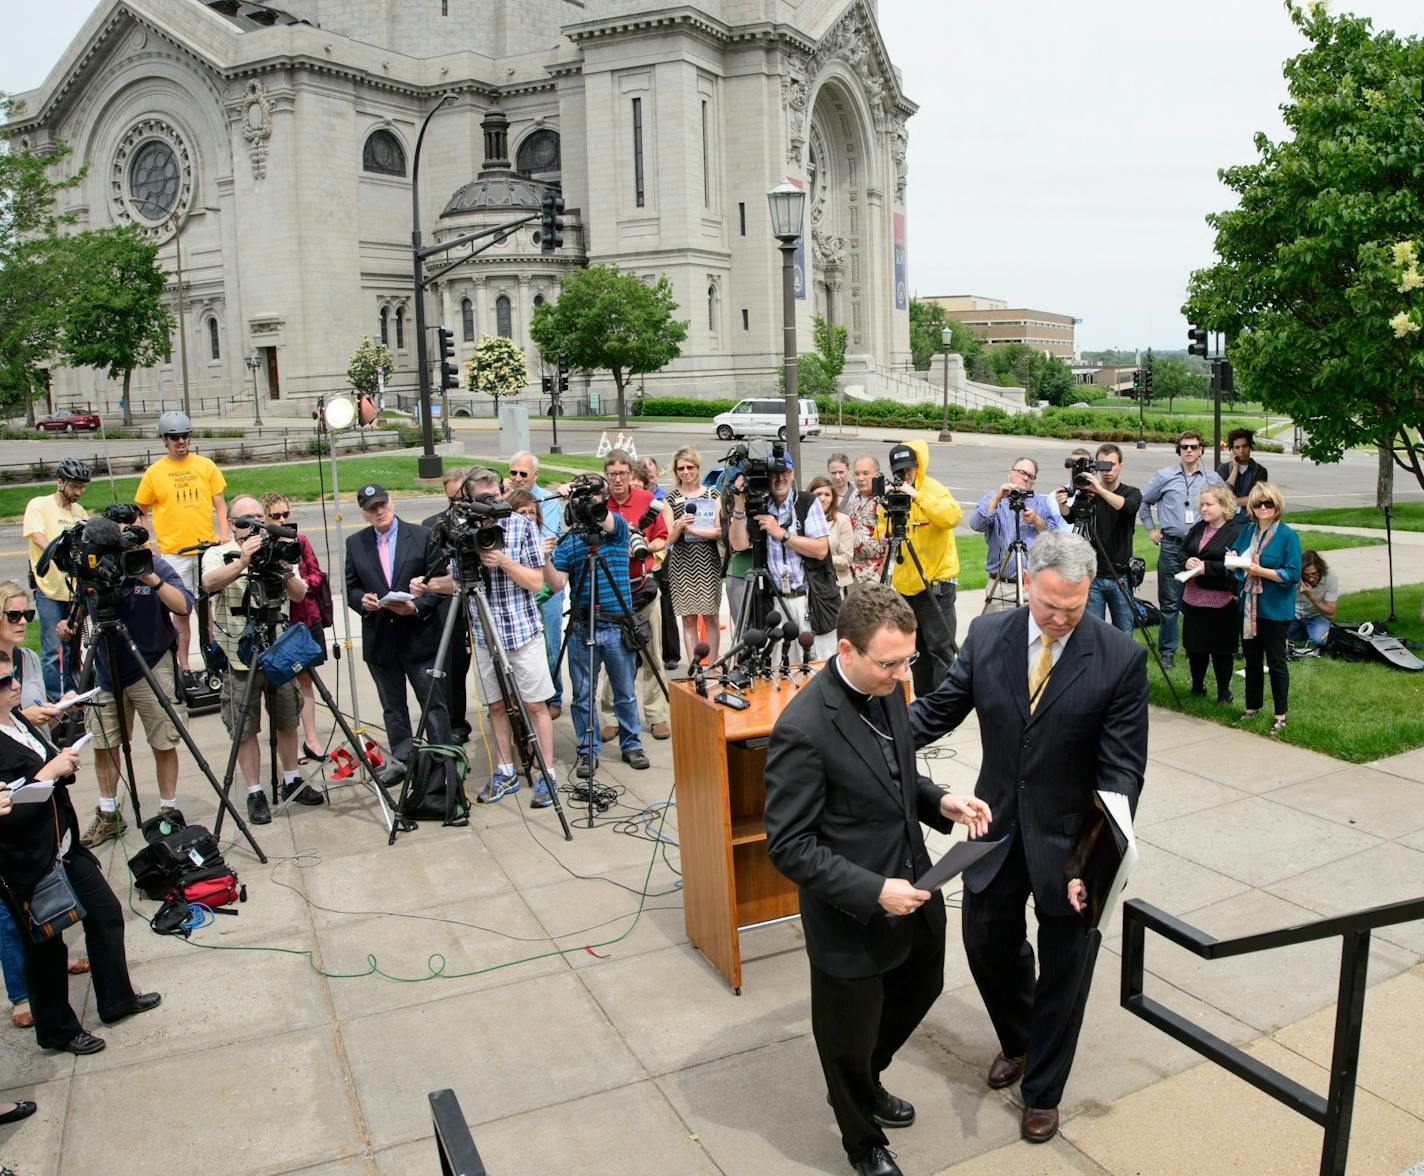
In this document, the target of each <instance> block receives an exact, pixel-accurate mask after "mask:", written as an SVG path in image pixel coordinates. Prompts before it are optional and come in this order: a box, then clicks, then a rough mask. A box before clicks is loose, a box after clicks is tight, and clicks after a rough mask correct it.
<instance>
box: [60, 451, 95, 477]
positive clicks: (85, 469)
mask: <svg viewBox="0 0 1424 1176" xmlns="http://www.w3.org/2000/svg"><path fill="white" fill-rule="evenodd" d="M54 472H55V476H56V477H57V478H59V480H60V481H61V482H89V481H92V480H93V477H94V475H93V474H91V473H90V472H89V465H88V463H87V462H82V461H80V460H79V459H78V458H77V457H66V458H64V459H63V460H62V461H61V462H60V463H59V464H58V465H57V466H55V467H54Z"/></svg>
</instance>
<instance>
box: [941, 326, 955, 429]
mask: <svg viewBox="0 0 1424 1176" xmlns="http://www.w3.org/2000/svg"><path fill="white" fill-rule="evenodd" d="M953 341H954V332H953V331H951V330H950V329H949V328H948V327H944V328H942V329H941V330H940V333H939V342H940V346H941V347H943V348H944V419H943V420H942V421H941V422H940V426H939V439H940V440H941V441H953V440H954V437H953V436H951V434H950V432H949V345H950V343H952V342H953Z"/></svg>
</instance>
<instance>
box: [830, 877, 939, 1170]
mask: <svg viewBox="0 0 1424 1176" xmlns="http://www.w3.org/2000/svg"><path fill="white" fill-rule="evenodd" d="M930 901H931V902H939V901H940V900H939V898H938V897H935V898H932V899H931V900H930ZM909 917H910V918H911V919H912V920H913V921H914V927H915V936H914V943H913V946H912V947H911V948H910V954H909V956H908V957H907V958H906V959H905V962H904V963H903V964H901V965H900V966H899V967H897V968H892V969H891V970H890V971H888V972H882V973H881V974H879V975H877V976H866V977H863V978H859V979H855V980H846V979H844V978H842V977H839V976H832V975H831V974H830V973H828V972H823V971H821V969H820V968H818V967H816V965H815V964H812V965H811V1032H812V1034H813V1035H814V1036H815V1038H816V1052H817V1053H818V1054H819V1055H820V1058H821V1071H822V1073H824V1074H825V1076H826V1091H827V1093H828V1094H829V1095H830V1099H831V1108H832V1110H834V1111H835V1114H836V1125H837V1126H838V1127H839V1128H840V1131H841V1143H842V1144H843V1145H844V1147H845V1150H846V1155H847V1156H849V1157H850V1162H851V1163H852V1164H854V1163H855V1162H856V1161H858V1160H859V1159H861V1158H862V1157H863V1156H864V1155H865V1153H866V1152H868V1151H869V1150H870V1149H871V1148H872V1147H875V1146H876V1145H877V1144H878V1145H880V1146H881V1147H884V1146H885V1144H886V1139H885V1132H884V1131H882V1130H881V1129H880V1125H879V1124H878V1123H876V1121H875V1118H874V1107H875V1084H876V1082H878V1081H879V1080H880V1075H881V1073H882V1072H883V1071H884V1070H885V1069H886V1068H887V1067H888V1066H889V1065H890V1062H891V1060H892V1059H893V1058H894V1057H895V1051H896V1050H898V1049H899V1048H900V1047H901V1046H902V1045H904V1044H905V1041H906V1040H907V1039H908V1038H909V1036H910V1034H911V1033H913V1032H914V1031H915V1027H916V1026H917V1025H918V1024H919V1023H920V1022H921V1021H922V1020H923V1019H924V1016H925V1014H926V1013H927V1012H929V1010H930V1006H931V1005H932V1004H934V1002H935V999H936V998H937V997H938V996H939V994H940V992H941V991H942V990H943V988H944V936H943V935H938V934H936V933H935V932H934V931H933V930H931V928H930V925H929V921H928V920H927V919H926V918H925V917H924V915H923V914H918V913H917V914H914V915H911V916H909Z"/></svg>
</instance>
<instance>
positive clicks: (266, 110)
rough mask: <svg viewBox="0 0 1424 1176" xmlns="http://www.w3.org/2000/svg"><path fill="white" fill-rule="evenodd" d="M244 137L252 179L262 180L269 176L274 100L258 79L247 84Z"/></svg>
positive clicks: (243, 110)
mask: <svg viewBox="0 0 1424 1176" xmlns="http://www.w3.org/2000/svg"><path fill="white" fill-rule="evenodd" d="M242 137H243V139H244V140H246V142H247V158H248V160H249V161H251V163H252V178H253V179H254V180H260V179H262V178H263V177H264V176H265V175H266V174H267V141H268V140H269V139H270V138H271V137H272V99H271V98H270V97H269V96H268V94H267V87H266V86H264V85H263V84H262V83H261V82H260V81H258V80H257V79H256V78H254V79H253V80H252V81H250V82H248V83H247V91H246V93H245V94H244V95H243V99H242Z"/></svg>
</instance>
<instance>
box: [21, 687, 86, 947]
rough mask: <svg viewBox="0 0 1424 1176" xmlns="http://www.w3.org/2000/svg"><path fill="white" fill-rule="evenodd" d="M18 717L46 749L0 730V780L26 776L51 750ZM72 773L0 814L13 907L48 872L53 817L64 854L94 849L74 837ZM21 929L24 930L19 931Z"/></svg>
mask: <svg viewBox="0 0 1424 1176" xmlns="http://www.w3.org/2000/svg"><path fill="white" fill-rule="evenodd" d="M16 717H17V719H18V721H19V723H20V725H21V726H23V727H24V728H25V729H26V730H28V731H29V732H30V734H31V735H34V736H35V737H36V738H37V739H39V741H40V742H41V743H42V744H44V746H45V754H44V755H43V756H41V755H39V754H38V753H37V752H34V751H31V750H30V749H29V748H28V747H24V746H22V745H21V744H19V743H16V742H15V740H13V739H11V738H10V737H9V736H8V735H4V734H0V780H5V781H9V780H14V779H17V778H18V777H20V776H25V777H27V778H28V779H30V780H33V779H34V778H35V773H36V772H38V771H39V770H40V769H41V768H42V767H44V765H45V764H46V763H48V762H49V761H50V759H52V758H53V756H54V745H53V744H52V743H50V741H49V736H48V735H47V734H46V733H45V732H44V731H42V730H40V729H39V728H38V727H36V726H35V725H33V724H32V723H30V722H28V721H27V720H26V719H25V718H24V717H23V716H20V715H18V713H17V716H16ZM73 783H74V777H73V776H61V777H60V778H59V779H57V780H56V781H55V782H54V792H53V794H52V796H51V798H50V799H49V800H48V801H46V802H43V803H39V804H17V805H15V806H14V807H13V808H12V809H11V810H10V813H9V815H8V816H4V817H0V883H3V885H4V887H5V889H6V891H7V892H8V893H9V895H10V896H11V898H12V899H13V900H14V903H15V907H16V910H18V909H19V906H20V904H21V903H23V902H25V901H26V900H27V899H28V898H29V897H30V896H31V895H32V894H33V893H34V891H35V887H36V886H37V885H39V882H40V879H41V878H43V877H44V876H45V875H46V874H47V873H49V870H50V867H51V866H53V865H54V855H55V853H56V852H58V849H59V842H58V840H56V837H55V826H56V821H58V828H59V837H61V838H62V837H63V836H64V832H65V830H66V829H67V830H68V831H69V850H68V853H67V854H66V856H67V857H68V858H71V859H72V858H74V857H75V856H76V855H77V856H80V857H88V858H90V859H91V860H92V858H93V855H92V854H91V853H90V852H89V850H88V849H86V848H85V847H84V846H83V845H81V844H80V843H79V818H78V816H77V815H76V814H75V812H74V803H73V801H71V800H70V797H69V786H70V785H71V784H73ZM21 934H22V935H24V934H26V932H24V931H21Z"/></svg>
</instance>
